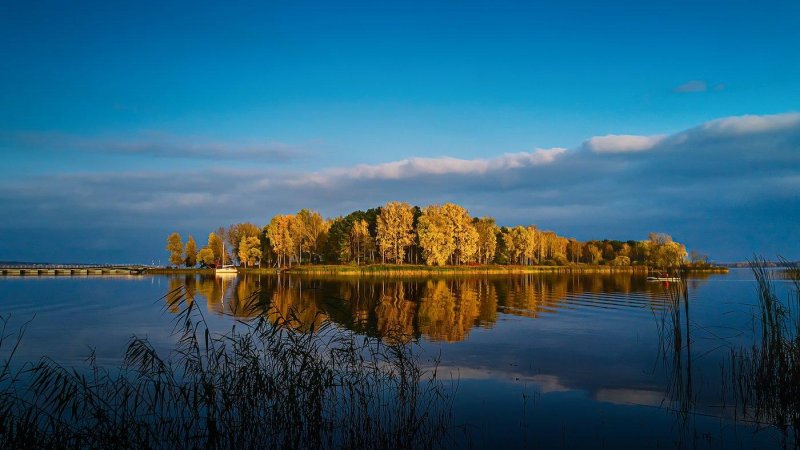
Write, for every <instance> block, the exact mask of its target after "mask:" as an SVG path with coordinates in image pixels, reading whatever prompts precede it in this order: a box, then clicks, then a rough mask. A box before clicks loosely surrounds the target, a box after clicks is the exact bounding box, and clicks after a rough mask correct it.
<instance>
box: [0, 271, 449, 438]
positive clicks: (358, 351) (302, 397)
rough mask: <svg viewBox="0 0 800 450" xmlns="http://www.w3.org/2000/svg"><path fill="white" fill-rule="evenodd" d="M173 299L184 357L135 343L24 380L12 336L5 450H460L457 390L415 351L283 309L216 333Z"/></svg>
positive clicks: (4, 389) (189, 306) (37, 366)
mask: <svg viewBox="0 0 800 450" xmlns="http://www.w3.org/2000/svg"><path fill="white" fill-rule="evenodd" d="M166 300H167V302H166V303H167V304H168V307H172V308H174V307H179V308H180V311H181V312H180V314H179V315H178V316H177V319H176V321H175V323H174V326H175V337H176V344H175V347H174V348H173V349H172V350H171V351H170V352H169V353H168V354H167V355H162V354H160V353H159V352H158V351H156V349H155V348H154V347H153V346H152V345H151V344H150V342H148V340H147V339H143V338H138V337H133V338H132V339H131V341H130V343H129V344H128V346H127V351H126V353H125V356H124V360H123V363H122V364H121V365H120V367H118V368H113V369H107V368H104V367H101V366H99V365H98V364H97V362H96V360H95V358H94V357H93V356H90V358H89V359H88V361H87V366H86V367H84V368H82V369H81V370H77V369H70V368H66V367H62V366H61V365H59V364H58V363H57V362H55V361H54V360H52V359H49V358H43V359H41V360H40V361H38V362H36V363H32V364H24V365H23V366H22V367H21V368H20V369H19V370H16V371H15V370H12V369H11V367H12V364H11V358H13V353H14V352H13V350H14V349H15V348H16V346H17V345H19V341H20V339H21V337H22V334H23V333H22V332H20V333H18V334H17V335H11V334H6V333H5V327H3V330H4V332H3V334H2V335H1V336H0V337H2V339H0V350H2V351H3V354H7V355H9V356H8V357H7V358H6V360H5V361H4V363H3V365H2V366H0V448H53V449H57V448H179V449H180V448H187V449H189V448H192V449H196V448H212V449H225V448H232V449H233V448H236V449H242V448H289V449H291V448H319V449H326V448H347V449H357V448H370V449H390V448H443V447H447V446H448V435H449V430H450V428H451V427H450V420H451V399H452V397H451V391H450V390H449V388H448V386H447V385H446V384H445V383H444V382H443V381H441V380H439V379H438V378H437V373H436V369H435V367H436V361H435V360H434V361H433V364H432V367H433V369H430V370H423V369H422V368H421V363H420V358H421V355H420V354H419V351H418V349H417V347H415V345H414V344H403V343H401V341H400V340H397V341H381V340H377V339H372V338H369V337H363V336H358V335H356V334H354V333H352V332H349V331H346V330H342V329H339V328H336V327H335V326H334V325H333V324H331V323H330V322H324V321H323V322H321V323H322V325H319V326H317V327H316V328H315V326H314V325H313V324H312V325H311V326H310V328H311V329H310V330H308V328H305V332H304V331H298V330H300V329H303V328H304V327H301V326H298V324H297V323H295V322H296V321H297V320H298V319H297V315H295V314H292V313H290V314H289V317H283V316H279V314H278V313H277V312H275V311H273V312H274V314H271V315H269V317H278V318H277V319H273V320H271V321H270V320H268V319H267V318H266V317H268V315H267V314H262V315H260V316H259V318H258V319H256V320H254V321H252V322H249V323H247V324H245V323H238V324H237V325H235V326H233V327H232V329H231V331H229V332H226V333H223V334H215V333H212V332H211V331H210V330H209V328H208V325H207V323H206V321H205V319H204V318H203V315H202V312H201V311H200V309H199V308H198V307H197V306H196V303H195V302H194V301H193V298H192V297H191V295H190V294H189V293H188V292H187V290H186V289H185V287H184V286H181V287H180V288H178V289H176V290H174V291H172V292H170V293H169V294H167V296H166ZM2 323H3V325H5V324H6V323H7V318H6V319H4V320H3V321H2ZM23 331H24V330H23ZM4 345H5V348H3V346H4Z"/></svg>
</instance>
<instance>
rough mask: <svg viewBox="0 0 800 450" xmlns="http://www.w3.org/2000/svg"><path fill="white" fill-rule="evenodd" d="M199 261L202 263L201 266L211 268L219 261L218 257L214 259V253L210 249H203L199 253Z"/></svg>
mask: <svg viewBox="0 0 800 450" xmlns="http://www.w3.org/2000/svg"><path fill="white" fill-rule="evenodd" d="M197 260H198V261H200V265H201V266H205V267H210V266H212V265H214V264H215V263H216V261H217V259H216V257H214V251H213V250H211V249H210V248H208V247H203V248H202V249H200V251H199V252H198V253H197Z"/></svg>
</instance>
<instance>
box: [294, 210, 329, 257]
mask: <svg viewBox="0 0 800 450" xmlns="http://www.w3.org/2000/svg"><path fill="white" fill-rule="evenodd" d="M328 228H330V223H328V221H326V220H325V219H324V218H323V217H322V215H321V214H320V213H318V212H317V211H312V210H310V209H305V208H304V209H301V210H300V211H299V212H298V213H297V215H296V216H295V224H294V228H293V234H294V238H295V244H297V245H298V251H299V252H300V253H301V254H302V251H303V248H305V249H306V250H307V251H308V255H309V262H313V260H314V255H315V254H317V248H318V247H319V246H320V245H321V244H322V241H323V240H324V236H325V234H326V233H327V232H328Z"/></svg>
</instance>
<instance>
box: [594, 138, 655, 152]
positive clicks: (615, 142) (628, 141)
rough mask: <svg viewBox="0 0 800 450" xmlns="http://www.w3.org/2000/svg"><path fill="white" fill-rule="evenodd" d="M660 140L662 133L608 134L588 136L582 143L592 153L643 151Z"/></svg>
mask: <svg viewBox="0 0 800 450" xmlns="http://www.w3.org/2000/svg"><path fill="white" fill-rule="evenodd" d="M662 140H664V136H663V135H657V136H636V135H632V134H608V135H605V136H595V137H592V138H589V139H588V140H586V141H585V142H584V143H583V148H585V149H587V150H589V151H591V152H593V153H632V152H643V151H647V150H650V149H651V148H653V147H655V146H656V144H658V143H659V142H661V141H662Z"/></svg>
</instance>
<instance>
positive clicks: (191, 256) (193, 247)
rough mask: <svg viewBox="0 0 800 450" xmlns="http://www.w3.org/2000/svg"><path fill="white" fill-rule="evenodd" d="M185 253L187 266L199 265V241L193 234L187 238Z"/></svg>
mask: <svg viewBox="0 0 800 450" xmlns="http://www.w3.org/2000/svg"><path fill="white" fill-rule="evenodd" d="M183 253H184V264H186V267H194V266H195V265H197V243H196V242H195V241H194V238H193V237H192V236H189V239H187V240H186V246H185V247H184V251H183Z"/></svg>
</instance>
